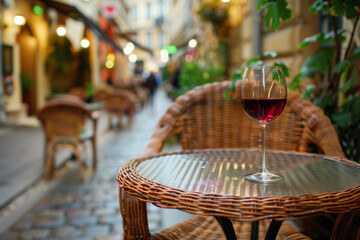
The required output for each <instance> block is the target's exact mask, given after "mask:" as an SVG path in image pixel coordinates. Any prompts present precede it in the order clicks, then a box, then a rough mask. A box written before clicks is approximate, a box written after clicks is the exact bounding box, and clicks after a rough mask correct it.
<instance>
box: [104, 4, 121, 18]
mask: <svg viewBox="0 0 360 240" xmlns="http://www.w3.org/2000/svg"><path fill="white" fill-rule="evenodd" d="M120 8H121V6H120V3H119V2H118V1H107V2H103V3H102V8H101V13H102V14H103V16H104V17H106V18H114V17H117V16H119V14H120Z"/></svg>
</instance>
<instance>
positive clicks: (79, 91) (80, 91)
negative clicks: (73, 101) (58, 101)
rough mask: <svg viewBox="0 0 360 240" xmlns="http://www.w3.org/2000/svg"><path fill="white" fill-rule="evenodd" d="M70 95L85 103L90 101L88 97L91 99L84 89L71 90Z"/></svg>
mask: <svg viewBox="0 0 360 240" xmlns="http://www.w3.org/2000/svg"><path fill="white" fill-rule="evenodd" d="M68 94H69V95H73V96H77V97H79V98H80V99H81V100H83V101H86V100H88V97H89V96H88V93H87V91H86V89H85V88H84V87H73V88H70V90H69V91H68Z"/></svg>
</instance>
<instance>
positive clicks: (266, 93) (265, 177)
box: [241, 66, 287, 184]
mask: <svg viewBox="0 0 360 240" xmlns="http://www.w3.org/2000/svg"><path fill="white" fill-rule="evenodd" d="M241 81H242V82H241V102H242V106H243V108H244V111H245V113H246V114H247V115H248V117H249V118H251V119H253V120H256V121H257V122H258V123H259V124H260V128H261V142H262V144H261V150H262V151H261V166H260V169H259V171H258V172H256V173H252V174H248V175H246V176H245V179H246V180H247V181H250V182H255V183H261V184H263V183H265V184H266V183H271V182H276V181H279V180H282V179H283V176H281V175H279V174H275V173H271V172H270V171H269V170H267V167H266V144H265V142H266V125H267V124H268V123H269V122H270V121H272V120H274V119H276V118H277V117H278V116H279V115H280V114H281V112H282V111H283V110H284V107H285V104H286V97H287V89H286V79H285V75H284V73H283V72H282V69H281V68H280V67H278V66H273V67H267V66H249V67H247V68H246V69H245V72H244V74H243V77H242V80H241Z"/></svg>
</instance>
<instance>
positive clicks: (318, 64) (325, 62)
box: [300, 47, 334, 78]
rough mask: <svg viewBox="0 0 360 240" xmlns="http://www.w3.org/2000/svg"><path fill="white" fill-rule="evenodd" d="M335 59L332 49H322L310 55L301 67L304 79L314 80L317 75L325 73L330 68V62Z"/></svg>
mask: <svg viewBox="0 0 360 240" xmlns="http://www.w3.org/2000/svg"><path fill="white" fill-rule="evenodd" d="M333 58H334V51H333V50H332V49H331V48H327V47H325V48H322V49H320V50H318V51H317V52H315V53H313V54H312V55H310V56H309V57H308V58H307V59H306V60H305V61H304V62H303V64H302V65H301V68H300V72H301V77H302V78H306V77H309V78H313V77H314V76H315V74H317V73H323V72H324V70H327V69H328V68H329V62H330V60H332V59H333Z"/></svg>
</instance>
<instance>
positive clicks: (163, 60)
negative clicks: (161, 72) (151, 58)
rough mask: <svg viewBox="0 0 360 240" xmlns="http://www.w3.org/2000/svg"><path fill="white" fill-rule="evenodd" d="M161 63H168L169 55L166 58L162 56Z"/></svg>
mask: <svg viewBox="0 0 360 240" xmlns="http://www.w3.org/2000/svg"><path fill="white" fill-rule="evenodd" d="M160 61H162V62H163V63H167V62H168V61H169V56H168V55H166V56H163V55H161V56H160Z"/></svg>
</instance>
